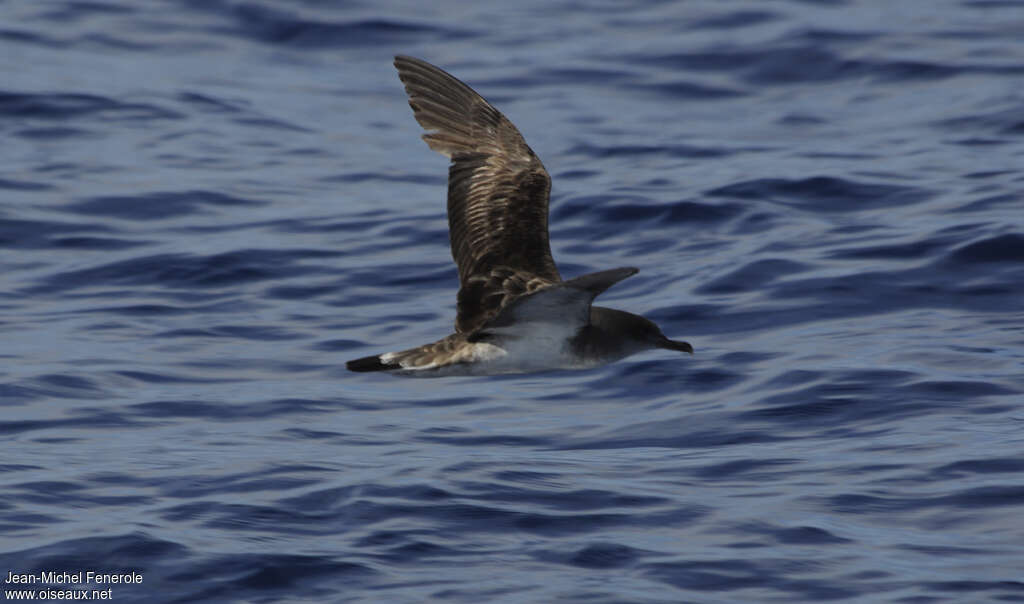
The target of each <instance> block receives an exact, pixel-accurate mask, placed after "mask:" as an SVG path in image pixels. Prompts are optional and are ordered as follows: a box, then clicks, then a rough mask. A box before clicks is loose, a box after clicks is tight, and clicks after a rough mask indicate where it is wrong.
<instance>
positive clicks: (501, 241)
mask: <svg viewBox="0 0 1024 604" xmlns="http://www.w3.org/2000/svg"><path fill="white" fill-rule="evenodd" d="M395 67H396V68H397V69H398V76H399V78H401V80H402V83H403V84H404V85H405V90H406V92H407V93H408V95H409V105H410V106H411V107H412V110H413V115H414V116H415V117H416V121H418V122H419V124H420V125H421V126H422V127H423V129H424V130H426V131H427V133H426V134H424V135H423V140H425V141H426V142H427V145H429V146H430V148H431V149H433V150H434V151H437V152H439V153H441V154H443V155H446V156H448V157H450V158H451V166H450V167H449V170H448V228H449V236H450V239H451V248H452V257H453V258H454V259H455V264H456V265H457V266H458V269H459V282H460V285H461V289H460V292H459V308H458V312H459V315H458V318H457V320H456V330H457V331H459V332H464V333H465V332H469V331H472V330H473V329H475V328H477V327H479V326H480V325H482V324H483V323H485V322H486V321H487V319H488V318H489V317H491V316H493V315H494V313H496V312H497V310H498V309H500V308H501V304H503V303H504V302H507V301H508V300H510V299H511V297H514V295H513V294H512V291H514V290H516V289H520V288H525V287H526V284H528V283H533V287H534V288H536V287H539V286H540V284H543V285H549V284H551V283H557V282H559V281H561V276H560V275H559V274H558V268H557V267H556V266H555V261H554V259H552V257H551V246H550V243H549V241H548V197H549V193H550V191H551V177H550V176H549V175H548V173H547V170H545V169H544V165H543V164H542V163H541V161H540V159H539V158H538V157H537V156H536V154H534V152H533V150H531V149H530V147H529V146H528V145H527V144H526V141H525V140H523V137H522V135H521V134H520V133H519V130H517V129H516V127H515V126H514V125H513V124H512V122H510V121H509V120H508V119H507V118H506V117H505V116H504V115H502V114H501V112H499V111H498V110H497V109H495V108H494V107H493V106H491V104H490V103H488V102H487V101H486V100H484V99H483V97H481V96H480V95H479V94H477V93H476V92H474V91H473V89H472V88H470V87H469V86H467V85H465V84H464V83H462V82H460V81H459V80H458V79H456V78H455V77H453V76H451V75H450V74H448V73H446V72H445V71H443V70H441V69H439V68H437V67H435V66H433V65H431V64H429V63H426V62H424V61H421V60H419V59H414V58H412V57H405V56H398V57H395ZM513 275H514V277H512V276H513ZM510 280H511V286H512V289H510V290H508V291H504V290H502V289H501V288H503V287H505V286H506V285H509V284H510V283H509V282H510ZM523 291H525V289H524V290H523ZM499 298H500V301H498V299H499ZM496 301H498V302H497V304H495V302H496Z"/></svg>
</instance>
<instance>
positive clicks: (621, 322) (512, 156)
mask: <svg viewBox="0 0 1024 604" xmlns="http://www.w3.org/2000/svg"><path fill="white" fill-rule="evenodd" d="M395 67H396V68H397V69H398V77H399V78H400V79H401V80H402V83H403V84H405V91H406V93H407V94H408V95H409V105H410V106H412V111H413V115H414V116H415V117H416V121H418V122H419V123H420V125H421V126H423V129H424V130H426V131H427V133H426V134H424V135H423V140H425V141H426V142H427V145H429V146H430V148H431V149H433V150H434V151H437V152H438V153H441V154H443V155H445V156H447V157H449V158H451V166H450V167H449V169H448V229H449V236H450V239H451V247H452V256H453V257H454V258H455V264H456V265H458V269H459V284H460V286H461V287H460V289H459V293H458V298H457V316H456V318H455V333H453V334H451V335H449V336H448V337H446V338H442V339H440V340H438V341H436V342H433V343H430V344H424V345H423V346H418V347H416V348H410V349H408V350H402V351H399V352H386V353H384V354H377V355H373V356H368V357H364V358H361V359H355V360H353V361H349V362H348V363H347V364H346V366H347V367H348V368H349V369H350V370H352V371H390V372H394V373H399V374H403V375H413V376H421V377H434V376H447V375H494V374H501V373H526V372H533V371H549V370H554V369H585V368H588V367H596V366H598V365H603V364H605V363H610V362H612V361H617V360H619V359H621V358H624V357H627V356H629V355H631V354H634V353H637V352H641V351H644V350H651V349H654V348H665V349H668V350H679V351H683V352H689V353H693V347H692V346H690V344H689V343H687V342H679V341H675V340H670V339H668V338H667V337H665V335H664V334H663V333H661V329H659V328H658V326H657V325H655V324H654V323H653V322H651V321H648V320H647V319H645V318H643V317H641V316H640V315H634V314H632V313H628V312H625V311H621V310H615V309H612V308H603V307H600V306H591V303H592V302H593V301H594V298H596V297H597V296H598V295H600V294H601V292H603V291H604V290H606V289H608V288H609V287H611V286H612V285H614V284H616V283H618V282H619V281H621V280H623V279H625V278H626V277H629V276H631V275H634V274H636V272H637V269H635V268H629V267H627V268H614V269H611V270H606V271H601V272H597V273H590V274H588V275H583V276H582V277H576V278H574V279H569V280H568V281H563V280H562V277H561V275H559V274H558V269H557V268H556V267H555V261H554V260H553V259H552V258H551V248H550V246H549V245H548V193H549V192H550V190H551V177H550V176H548V172H547V170H545V169H544V165H543V164H541V162H540V159H538V158H537V156H536V155H535V154H534V152H533V150H532V149H530V147H529V146H528V145H527V144H526V141H525V140H523V137H522V135H521V134H519V131H518V130H517V129H516V127H515V126H513V125H512V122H510V121H509V120H508V119H507V118H506V117H505V116H504V115H502V114H501V113H500V112H499V111H498V110H497V109H495V108H494V107H492V106H491V104H490V103H488V102H487V101H486V100H484V98H483V97H481V96H480V95H479V94H477V93H476V92H475V91H473V89H472V88H470V87H469V86H467V85H466V84H464V83H462V82H460V81H459V80H457V79H456V78H455V77H453V76H452V75H450V74H448V73H447V72H445V71H442V70H441V69H439V68H437V67H435V66H433V65H431V64H430V63H427V62H425V61H421V60H420V59H415V58H413V57H406V56H398V57H395Z"/></svg>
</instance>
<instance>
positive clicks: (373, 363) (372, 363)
mask: <svg viewBox="0 0 1024 604" xmlns="http://www.w3.org/2000/svg"><path fill="white" fill-rule="evenodd" d="M345 367H347V368H348V370H349V371H390V370H391V369H401V368H402V366H401V365H399V364H398V363H395V362H394V361H392V362H390V363H386V362H384V361H382V360H381V358H380V355H379V354H375V355H373V356H369V357H363V358H361V359H354V360H351V361H349V362H347V363H345Z"/></svg>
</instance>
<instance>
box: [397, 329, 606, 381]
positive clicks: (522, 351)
mask: <svg viewBox="0 0 1024 604" xmlns="http://www.w3.org/2000/svg"><path fill="white" fill-rule="evenodd" d="M509 331H510V332H513V333H514V334H515V335H512V334H511V333H504V334H498V335H497V337H496V338H495V339H494V340H493V341H492V342H477V343H473V344H469V345H468V347H467V348H466V349H465V353H464V355H460V357H461V358H460V360H459V362H455V363H450V364H447V365H441V366H438V365H425V366H421V367H415V368H412V367H410V368H406V369H405V370H403V371H401V373H402V374H404V375H408V376H414V377H439V376H449V375H451V376H455V375H499V374H503V373H532V372H537V371H551V370H555V369H585V368H587V367H594V366H597V365H603V364H604V363H605V362H607V361H600V360H596V359H594V360H592V361H590V362H587V361H586V360H585V359H581V358H579V357H576V356H574V355H572V354H571V352H572V351H571V349H570V347H569V344H568V340H569V338H571V337H573V336H575V335H576V331H577V330H576V328H575V327H572V328H570V327H569V326H567V325H557V324H552V323H547V322H545V323H532V322H531V323H525V324H524V323H519V324H517V325H516V326H515V329H514V330H509ZM381 360H382V361H384V362H387V361H388V359H387V355H381Z"/></svg>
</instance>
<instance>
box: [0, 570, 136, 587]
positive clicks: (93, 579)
mask: <svg viewBox="0 0 1024 604" xmlns="http://www.w3.org/2000/svg"><path fill="white" fill-rule="evenodd" d="M4 583H15V584H20V585H32V584H38V585H67V584H76V585H110V584H116V583H119V584H129V583H142V575H141V574H140V573H137V572H135V571H132V572H127V573H98V572H96V571H91V570H84V571H82V570H80V571H78V572H73V573H69V572H67V571H55V570H46V571H40V572H37V573H15V572H8V573H7V577H5V578H4Z"/></svg>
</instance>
